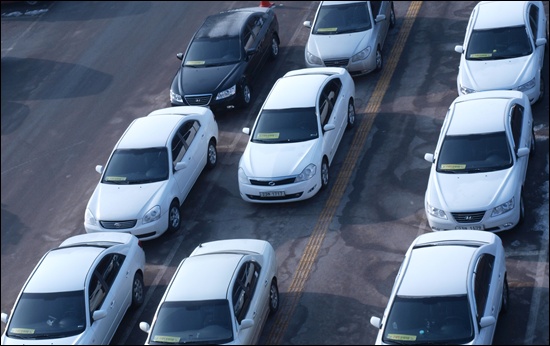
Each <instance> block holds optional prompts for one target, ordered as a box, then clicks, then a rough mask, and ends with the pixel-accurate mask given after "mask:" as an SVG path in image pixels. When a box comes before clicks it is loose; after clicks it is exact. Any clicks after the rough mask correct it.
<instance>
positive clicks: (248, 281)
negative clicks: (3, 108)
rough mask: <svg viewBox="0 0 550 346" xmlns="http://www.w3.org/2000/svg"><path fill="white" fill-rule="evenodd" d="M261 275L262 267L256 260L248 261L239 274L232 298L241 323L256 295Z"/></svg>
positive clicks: (236, 314)
mask: <svg viewBox="0 0 550 346" xmlns="http://www.w3.org/2000/svg"><path fill="white" fill-rule="evenodd" d="M259 276H260V267H259V265H258V264H257V263H255V262H247V263H246V264H245V265H243V267H242V268H241V269H240V270H239V273H238V274H237V281H236V282H235V285H234V287H233V294H232V298H233V309H234V313H235V317H236V318H237V321H238V322H239V323H241V321H242V320H243V319H244V318H245V317H246V314H247V313H248V308H249V307H250V302H251V301H252V298H253V296H254V293H255V290H256V285H257V284H258V277H259Z"/></svg>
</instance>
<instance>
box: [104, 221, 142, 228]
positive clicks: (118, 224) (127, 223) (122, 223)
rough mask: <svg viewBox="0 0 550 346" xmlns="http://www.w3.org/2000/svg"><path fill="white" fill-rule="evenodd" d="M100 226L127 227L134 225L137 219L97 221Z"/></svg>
mask: <svg viewBox="0 0 550 346" xmlns="http://www.w3.org/2000/svg"><path fill="white" fill-rule="evenodd" d="M99 223H100V224H101V227H103V228H106V229H127V228H132V227H134V226H135V225H136V223H137V220H126V221H99Z"/></svg>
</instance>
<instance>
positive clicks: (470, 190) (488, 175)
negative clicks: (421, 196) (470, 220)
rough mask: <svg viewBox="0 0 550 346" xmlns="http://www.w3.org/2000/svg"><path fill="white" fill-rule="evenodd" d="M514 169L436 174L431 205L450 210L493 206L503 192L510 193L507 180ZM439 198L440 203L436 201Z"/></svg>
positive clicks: (480, 208)
mask: <svg viewBox="0 0 550 346" xmlns="http://www.w3.org/2000/svg"><path fill="white" fill-rule="evenodd" d="M511 172H512V171H511V169H505V170H500V171H495V172H484V173H474V174H443V173H437V172H435V174H434V175H433V180H434V181H432V184H431V186H432V188H433V190H432V191H430V193H432V194H433V195H432V199H430V201H429V202H430V204H433V205H435V206H436V207H441V208H443V209H444V210H450V211H472V210H484V209H487V208H491V207H494V205H493V204H494V203H495V201H496V200H497V199H498V197H499V196H500V195H501V194H507V195H508V191H506V190H505V189H506V186H507V185H511V184H507V182H508V181H509V180H510V179H511ZM433 198H437V200H439V203H440V205H438V204H437V203H434V200H433Z"/></svg>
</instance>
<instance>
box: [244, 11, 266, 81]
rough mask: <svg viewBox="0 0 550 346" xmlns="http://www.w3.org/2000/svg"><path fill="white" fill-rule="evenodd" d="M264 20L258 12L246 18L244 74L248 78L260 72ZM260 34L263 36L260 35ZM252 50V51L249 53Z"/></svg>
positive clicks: (263, 49) (263, 51)
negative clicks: (246, 61) (245, 62)
mask: <svg viewBox="0 0 550 346" xmlns="http://www.w3.org/2000/svg"><path fill="white" fill-rule="evenodd" d="M264 23H265V20H264V19H263V18H262V17H261V16H260V15H258V14H254V15H252V16H250V18H248V20H247V22H246V28H245V31H244V32H245V34H244V40H243V41H244V50H245V54H247V59H248V63H247V65H246V76H247V77H248V78H249V79H252V78H254V77H255V76H257V74H258V73H259V72H260V71H259V70H260V68H261V66H262V63H263V58H264V55H265V53H266V49H265V42H264V41H265V40H264V38H265V29H266V28H265V25H264ZM262 34H263V35H264V36H262ZM252 51H253V53H251V52H252Z"/></svg>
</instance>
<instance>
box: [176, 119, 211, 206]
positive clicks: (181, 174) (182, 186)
mask: <svg viewBox="0 0 550 346" xmlns="http://www.w3.org/2000/svg"><path fill="white" fill-rule="evenodd" d="M171 149H172V161H173V166H174V168H176V167H177V164H178V163H180V162H182V163H185V167H183V168H182V169H177V170H175V172H174V178H175V179H176V181H177V183H178V188H179V196H178V197H179V199H180V202H183V201H184V200H185V198H186V197H187V195H188V194H189V191H190V190H191V188H192V187H193V185H194V184H195V181H196V180H197V178H198V176H199V174H200V172H201V171H202V168H203V167H204V166H205V165H206V150H207V145H206V143H205V134H204V129H201V125H200V123H199V121H198V120H196V119H188V120H186V121H185V122H184V123H183V124H182V125H181V126H180V127H179V128H178V130H177V131H176V132H175V133H174V137H173V138H172V145H171ZM178 168H179V167H178Z"/></svg>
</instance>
